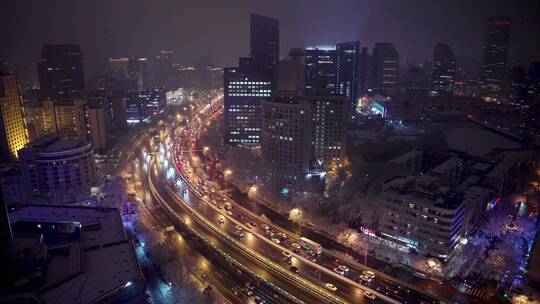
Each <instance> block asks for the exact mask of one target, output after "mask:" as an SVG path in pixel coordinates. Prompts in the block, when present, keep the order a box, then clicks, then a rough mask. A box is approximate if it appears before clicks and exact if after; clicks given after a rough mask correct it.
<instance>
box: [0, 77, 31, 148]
mask: <svg viewBox="0 0 540 304" xmlns="http://www.w3.org/2000/svg"><path fill="white" fill-rule="evenodd" d="M27 143H28V129H27V126H26V120H25V116H24V107H23V99H22V93H21V88H20V86H19V84H18V82H17V79H16V77H15V75H14V74H13V73H11V72H9V71H7V70H6V71H4V70H3V69H2V67H0V152H1V154H0V158H3V159H17V151H19V150H20V149H22V148H23V147H24V146H25V145H26V144H27Z"/></svg>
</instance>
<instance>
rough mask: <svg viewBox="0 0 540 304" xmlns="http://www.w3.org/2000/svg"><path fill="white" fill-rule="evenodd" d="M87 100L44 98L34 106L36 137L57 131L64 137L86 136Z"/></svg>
mask: <svg viewBox="0 0 540 304" xmlns="http://www.w3.org/2000/svg"><path fill="white" fill-rule="evenodd" d="M86 110H87V105H86V101H84V100H80V99H63V100H60V101H53V100H44V101H42V102H38V103H37V104H36V105H34V106H32V114H33V115H32V116H33V119H32V128H34V130H33V134H35V136H36V138H37V137H41V136H43V135H45V134H52V133H57V134H59V135H60V136H62V137H64V138H81V139H83V138H86V136H87V132H88V130H87V126H86V122H87V119H86Z"/></svg>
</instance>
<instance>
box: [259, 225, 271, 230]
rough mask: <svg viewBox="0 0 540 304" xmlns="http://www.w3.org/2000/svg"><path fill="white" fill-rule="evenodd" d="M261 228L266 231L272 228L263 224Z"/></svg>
mask: <svg viewBox="0 0 540 304" xmlns="http://www.w3.org/2000/svg"><path fill="white" fill-rule="evenodd" d="M261 227H262V228H263V229H264V230H268V229H270V226H268V225H266V224H262V225H261Z"/></svg>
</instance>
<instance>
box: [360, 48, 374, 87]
mask: <svg viewBox="0 0 540 304" xmlns="http://www.w3.org/2000/svg"><path fill="white" fill-rule="evenodd" d="M370 58H371V56H370V55H369V53H368V48H367V47H363V48H362V53H361V54H360V63H359V72H358V88H359V91H360V93H365V92H367V90H368V86H369V84H368V77H369V66H370V64H369V63H370Z"/></svg>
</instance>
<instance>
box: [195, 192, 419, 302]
mask: <svg viewBox="0 0 540 304" xmlns="http://www.w3.org/2000/svg"><path fill="white" fill-rule="evenodd" d="M201 204H202V205H204V206H203V207H202V208H203V209H202V210H205V208H210V206H209V205H208V204H207V203H204V202H200V201H199V203H198V204H197V205H198V206H200V205H201ZM218 206H219V204H218ZM218 210H219V211H223V209H218ZM234 210H236V209H234ZM214 211H215V209H214ZM219 211H218V213H219ZM204 212H206V214H207V215H208V211H203V213H204ZM238 212H240V211H238V210H236V211H235V212H234V213H233V215H237V216H236V217H235V219H237V220H238V221H240V222H242V223H244V224H245V223H248V222H259V220H258V219H255V218H253V217H251V216H250V215H247V214H246V216H245V217H244V216H238ZM210 216H211V218H213V219H215V220H216V221H217V219H218V218H223V217H224V215H217V216H216V215H210ZM216 223H217V222H216ZM260 224H261V223H260V222H259V225H257V226H256V227H253V228H251V229H248V230H245V231H248V232H247V240H248V241H249V242H248V245H250V246H251V247H256V248H258V249H259V250H260V251H261V252H262V253H263V254H264V255H265V256H268V257H272V258H273V259H274V260H275V261H279V262H281V264H285V265H286V266H287V265H288V263H287V261H286V259H284V256H283V255H282V251H281V252H276V251H275V250H273V249H274V248H275V247H273V246H271V248H272V250H268V249H266V247H258V246H254V245H255V242H256V241H250V237H251V234H249V232H250V231H257V232H261V234H263V235H265V234H266V231H267V230H264V229H263V228H262V227H261V226H260ZM221 225H222V226H223V227H224V228H225V230H226V231H227V232H228V233H229V234H233V235H235V234H237V230H236V228H235V227H234V226H236V224H235V223H229V221H228V220H225V221H224V222H223V224H221ZM266 237H268V238H270V236H266ZM280 238H281V240H283V238H282V237H280ZM287 240H288V241H286V242H281V243H280V245H285V246H284V247H285V249H284V250H287V251H292V249H293V248H292V247H291V246H290V239H289V238H287ZM293 241H297V240H293ZM261 242H262V243H264V244H265V245H266V244H267V243H266V242H264V241H262V240H261ZM305 257H306V258H308V259H309V257H308V256H305ZM295 260H298V259H296V258H295ZM317 263H318V264H319V265H321V266H323V267H325V268H327V269H328V270H330V271H333V269H334V268H336V267H337V266H338V265H345V263H342V262H341V261H340V262H339V263H337V262H336V261H335V258H334V257H332V256H324V255H320V256H319V257H318V258H317ZM302 264H304V263H302ZM309 267H312V265H311V264H309ZM302 268H306V266H303V267H302ZM314 269H316V268H314ZM306 273H307V274H309V277H306V275H305V274H304V275H303V276H304V277H306V278H308V279H310V280H311V281H313V282H316V283H318V284H319V285H322V286H324V284H325V283H332V284H334V285H336V286H338V285H340V286H342V288H338V290H340V289H342V290H345V289H348V290H349V291H348V292H345V294H344V295H346V296H351V292H352V295H354V296H356V295H357V293H358V292H360V288H359V287H357V286H355V285H353V284H350V283H343V280H340V279H335V277H334V276H331V275H330V276H325V277H327V278H328V279H327V280H326V281H324V280H323V281H319V280H318V279H319V278H318V274H317V270H312V271H308V272H306ZM360 274H361V273H356V272H353V271H347V272H346V273H345V275H344V277H347V278H349V279H351V280H355V279H356V278H358V276H360ZM377 281H378V282H377V284H362V285H363V286H366V287H368V288H371V289H373V290H377V291H380V292H381V293H383V294H386V295H387V296H389V297H391V298H394V299H396V300H398V301H403V298H404V297H411V294H409V293H406V292H404V290H405V288H401V287H395V288H394V289H396V290H398V294H396V293H391V292H389V291H388V290H387V289H386V287H387V286H388V284H389V285H393V284H392V283H391V282H388V281H384V280H381V279H379V280H377ZM338 282H339V283H338ZM345 286H347V287H346V288H345ZM402 291H403V292H402ZM412 296H413V298H414V299H416V301H414V300H411V301H407V302H408V303H415V302H418V303H419V302H420V299H419V297H416V296H415V295H414V294H412Z"/></svg>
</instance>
